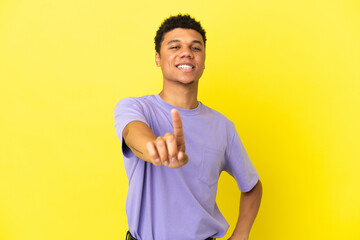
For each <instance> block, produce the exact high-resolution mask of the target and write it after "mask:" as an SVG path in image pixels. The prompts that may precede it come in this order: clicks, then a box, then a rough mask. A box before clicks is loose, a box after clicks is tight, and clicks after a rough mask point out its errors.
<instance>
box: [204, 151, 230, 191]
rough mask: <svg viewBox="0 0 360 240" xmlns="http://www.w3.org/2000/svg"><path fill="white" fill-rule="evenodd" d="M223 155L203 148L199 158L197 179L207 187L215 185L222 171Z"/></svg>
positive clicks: (220, 152)
mask: <svg viewBox="0 0 360 240" xmlns="http://www.w3.org/2000/svg"><path fill="white" fill-rule="evenodd" d="M224 156H225V153H224V152H222V151H220V150H217V149H211V148H208V147H204V148H203V150H202V156H201V165H200V174H199V179H200V181H202V182H203V183H205V184H207V185H208V186H212V185H214V184H216V183H217V182H218V180H219V176H220V173H221V169H222V163H223V162H224Z"/></svg>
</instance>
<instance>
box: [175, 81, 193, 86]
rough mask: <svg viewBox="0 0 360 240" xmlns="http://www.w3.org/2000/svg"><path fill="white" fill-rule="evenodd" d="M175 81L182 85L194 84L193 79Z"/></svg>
mask: <svg viewBox="0 0 360 240" xmlns="http://www.w3.org/2000/svg"><path fill="white" fill-rule="evenodd" d="M176 82H177V83H179V84H181V85H184V86H188V85H192V84H195V80H190V81H182V80H177V81H176Z"/></svg>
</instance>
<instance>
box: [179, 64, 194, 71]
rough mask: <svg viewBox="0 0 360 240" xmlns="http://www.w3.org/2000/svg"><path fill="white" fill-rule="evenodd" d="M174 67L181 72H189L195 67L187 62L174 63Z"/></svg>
mask: <svg viewBox="0 0 360 240" xmlns="http://www.w3.org/2000/svg"><path fill="white" fill-rule="evenodd" d="M176 67H177V68H178V69H180V70H181V71H183V72H190V71H192V70H193V69H194V68H195V66H194V65H192V64H189V63H180V64H178V65H176Z"/></svg>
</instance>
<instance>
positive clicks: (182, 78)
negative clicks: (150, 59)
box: [155, 28, 205, 84]
mask: <svg viewBox="0 0 360 240" xmlns="http://www.w3.org/2000/svg"><path fill="white" fill-rule="evenodd" d="M155 61H156V65H157V66H158V67H161V70H162V72H163V77H164V81H175V82H178V83H182V84H192V83H195V82H197V81H198V80H199V79H200V77H201V75H202V73H203V71H204V68H205V65H204V64H205V47H204V41H203V38H202V36H201V34H200V33H199V32H197V31H195V30H193V29H184V28H175V29H173V30H171V31H169V32H167V33H165V34H164V40H163V42H162V43H161V49H160V54H159V53H156V55H155Z"/></svg>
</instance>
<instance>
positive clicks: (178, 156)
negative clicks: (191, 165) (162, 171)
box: [122, 109, 188, 168]
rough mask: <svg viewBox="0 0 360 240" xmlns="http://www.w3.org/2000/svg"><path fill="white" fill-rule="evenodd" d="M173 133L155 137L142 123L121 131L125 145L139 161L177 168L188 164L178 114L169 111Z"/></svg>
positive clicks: (130, 125) (133, 123) (131, 124)
mask: <svg viewBox="0 0 360 240" xmlns="http://www.w3.org/2000/svg"><path fill="white" fill-rule="evenodd" d="M171 116H172V118H173V128H174V133H166V134H165V135H164V136H159V137H156V136H155V134H154V133H153V131H152V130H151V129H150V128H149V127H148V125H146V124H145V123H143V122H140V121H133V122H130V123H129V124H128V125H126V127H125V128H124V130H123V133H122V137H123V139H124V141H125V143H126V145H127V146H128V147H129V148H130V149H131V151H132V152H133V153H134V154H135V155H136V156H137V157H138V158H140V159H142V160H144V161H146V162H150V163H152V164H154V165H156V166H162V165H165V166H168V167H171V168H178V167H181V166H183V165H185V164H186V163H187V162H188V156H187V155H186V154H185V138H184V134H183V129H182V122H181V118H180V114H179V112H178V111H177V110H174V109H173V110H172V111H171Z"/></svg>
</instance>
